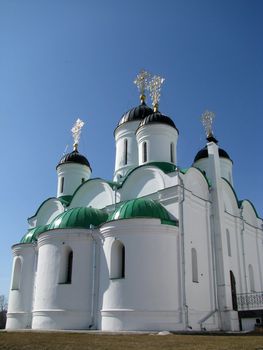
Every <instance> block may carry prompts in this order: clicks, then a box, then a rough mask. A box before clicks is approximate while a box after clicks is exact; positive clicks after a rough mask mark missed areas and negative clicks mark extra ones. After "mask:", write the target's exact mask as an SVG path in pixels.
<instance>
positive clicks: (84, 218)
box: [49, 207, 108, 230]
mask: <svg viewBox="0 0 263 350" xmlns="http://www.w3.org/2000/svg"><path fill="white" fill-rule="evenodd" d="M107 218H108V214H107V213H106V212H104V211H103V210H100V209H94V208H91V207H89V208H86V207H81V208H72V209H69V210H67V211H65V212H63V213H61V214H59V215H58V216H57V217H56V218H55V219H54V220H53V221H52V222H51V224H50V225H49V230H52V229H57V228H74V227H80V228H90V225H93V226H99V225H101V224H102V223H104V222H106V221H107Z"/></svg>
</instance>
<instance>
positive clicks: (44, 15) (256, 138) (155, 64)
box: [0, 0, 263, 295]
mask: <svg viewBox="0 0 263 350" xmlns="http://www.w3.org/2000/svg"><path fill="white" fill-rule="evenodd" d="M262 16H263V1H261V0H162V1H161V0H144V1H139V0H130V1H128V0H127V1H124V0H63V1H62V0H43V1H42V0H38V1H34V0H0V130H1V144H2V146H1V148H2V154H1V159H2V161H1V171H0V180H1V181H0V184H1V195H2V200H1V204H0V205H1V211H0V213H1V234H0V247H1V255H0V264H1V272H0V294H6V295H7V294H8V288H9V283H10V274H11V264H12V255H11V250H10V246H11V245H12V244H14V243H16V242H18V241H19V240H20V238H21V237H22V236H23V235H24V233H25V232H26V230H27V221H26V218H27V217H29V216H31V215H32V214H34V213H35V211H36V209H37V208H38V206H39V205H40V204H41V202H42V201H43V200H45V199H46V198H48V197H51V196H54V195H55V194H56V181H57V178H56V171H55V167H56V165H57V162H58V161H59V159H60V157H61V156H62V154H63V152H64V150H65V147H66V145H69V149H70V148H71V145H72V139H71V134H70V129H71V127H72V125H73V123H74V121H75V120H76V118H77V117H80V118H81V119H83V120H84V121H85V123H86V125H85V127H84V129H83V133H82V137H81V141H80V147H79V149H80V151H81V152H82V153H83V154H85V155H86V156H87V158H88V159H89V161H90V163H91V166H92V169H93V177H102V178H106V179H111V178H112V174H113V169H114V138H113V130H114V128H115V127H116V124H117V122H118V121H119V119H120V118H121V115H122V114H123V113H124V112H125V111H126V110H128V109H130V108H131V107H133V106H135V105H137V104H138V103H139V99H138V92H137V89H136V87H135V86H134V84H133V83H132V82H133V80H134V77H135V76H136V74H137V73H138V71H139V70H140V69H141V68H145V69H147V70H149V71H151V72H153V73H155V74H160V75H162V76H163V77H165V79H166V80H165V83H164V86H163V89H162V97H161V101H160V108H159V109H160V110H161V111H162V112H163V113H165V114H167V115H169V116H171V117H172V118H173V120H174V121H175V123H176V126H177V127H178V129H179V132H180V135H179V142H178V147H177V152H178V165H179V166H181V167H188V166H190V165H191V164H192V161H193V158H194V156H195V154H196V153H197V151H198V150H199V149H200V148H202V147H203V146H204V144H205V137H204V132H203V129H202V125H201V123H200V115H201V114H202V112H203V111H204V110H205V109H210V110H212V111H214V112H215V113H216V119H215V124H214V131H215V135H216V137H217V139H218V140H219V143H220V146H221V147H222V148H224V149H225V150H226V151H227V152H228V153H229V154H230V156H231V158H232V159H233V161H234V185H235V189H236V192H237V195H238V197H239V199H243V198H248V199H250V200H251V201H252V202H253V203H254V205H255V206H256V209H257V211H258V213H259V215H260V216H261V217H262V216H263V200H262V193H263V183H262V182H263V180H262V179H263V177H262V172H263V162H262V150H263V141H262V130H263V98H262V92H263V41H262V38H263V21H262ZM148 103H149V104H150V101H148Z"/></svg>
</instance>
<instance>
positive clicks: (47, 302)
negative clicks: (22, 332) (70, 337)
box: [32, 229, 94, 329]
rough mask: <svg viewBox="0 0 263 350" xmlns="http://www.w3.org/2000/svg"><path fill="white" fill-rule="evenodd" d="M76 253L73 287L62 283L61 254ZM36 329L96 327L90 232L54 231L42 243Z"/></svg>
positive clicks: (44, 234)
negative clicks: (94, 322)
mask: <svg viewBox="0 0 263 350" xmlns="http://www.w3.org/2000/svg"><path fill="white" fill-rule="evenodd" d="M65 246H67V247H69V248H70V249H71V250H72V251H73V270H72V281H71V284H60V283H59V270H60V268H61V265H60V260H61V253H62V252H63V249H64V247H65ZM38 248H39V258H38V269H37V280H36V294H35V304H34V310H33V324H32V328H33V329H89V327H91V326H92V322H93V320H92V291H93V276H94V266H93V254H94V251H93V248H94V241H93V238H92V236H91V232H90V230H84V229H71V230H68V231H67V230H52V231H49V232H47V233H43V234H42V235H40V237H39V241H38Z"/></svg>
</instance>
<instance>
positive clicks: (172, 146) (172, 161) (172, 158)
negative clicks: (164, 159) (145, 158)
mask: <svg viewBox="0 0 263 350" xmlns="http://www.w3.org/2000/svg"><path fill="white" fill-rule="evenodd" d="M170 157H171V163H174V144H173V142H171V144H170Z"/></svg>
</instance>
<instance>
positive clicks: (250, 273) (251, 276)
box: [248, 264, 255, 292]
mask: <svg viewBox="0 0 263 350" xmlns="http://www.w3.org/2000/svg"><path fill="white" fill-rule="evenodd" d="M248 276H249V283H250V291H251V292H255V280H254V271H253V266H252V265H251V264H249V265H248Z"/></svg>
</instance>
